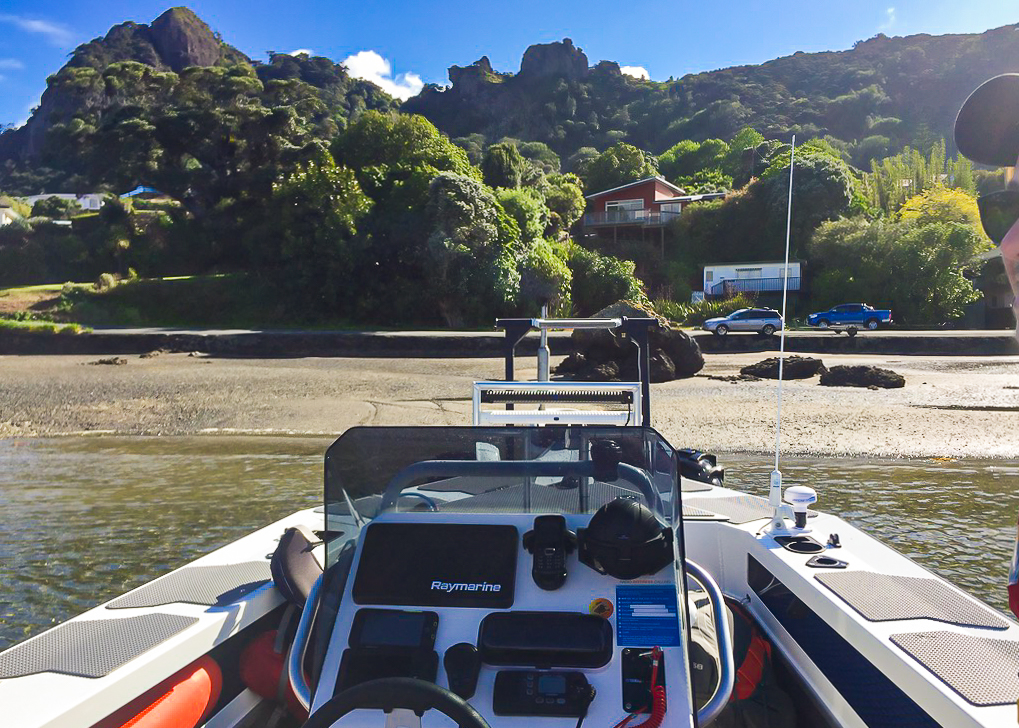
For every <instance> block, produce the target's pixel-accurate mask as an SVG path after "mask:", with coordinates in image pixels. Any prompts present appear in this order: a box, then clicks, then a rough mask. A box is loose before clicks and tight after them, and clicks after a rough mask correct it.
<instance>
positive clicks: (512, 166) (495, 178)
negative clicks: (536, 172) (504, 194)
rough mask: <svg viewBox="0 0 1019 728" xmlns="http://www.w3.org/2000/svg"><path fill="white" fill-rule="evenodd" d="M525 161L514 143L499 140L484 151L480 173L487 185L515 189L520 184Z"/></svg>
mask: <svg viewBox="0 0 1019 728" xmlns="http://www.w3.org/2000/svg"><path fill="white" fill-rule="evenodd" d="M526 167H527V163H526V162H525V161H524V158H523V157H522V156H521V155H520V152H519V151H518V150H517V148H516V146H515V145H514V144H511V143H509V142H501V143H499V144H493V145H492V146H490V147H489V148H488V149H487V150H486V151H485V158H484V160H483V161H482V163H481V174H482V177H483V179H484V180H485V184H486V185H488V186H489V187H507V188H510V189H515V188H517V187H519V186H520V182H521V180H522V178H523V174H524V170H525V169H526Z"/></svg>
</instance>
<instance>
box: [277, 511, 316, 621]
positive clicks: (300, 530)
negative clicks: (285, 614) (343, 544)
mask: <svg viewBox="0 0 1019 728" xmlns="http://www.w3.org/2000/svg"><path fill="white" fill-rule="evenodd" d="M320 543H321V539H319V538H318V537H317V536H315V533H314V532H313V531H312V530H311V529H309V528H307V527H305V526H291V527H290V528H288V529H287V530H286V531H284V532H283V536H282V537H281V538H280V542H279V545H278V546H277V547H276V550H275V551H273V554H272V559H271V560H270V561H269V570H270V572H271V573H272V583H273V584H275V585H276V588H277V589H278V590H279V592H280V594H282V595H283V598H284V599H286V600H287V601H288V602H289V603H291V604H294V605H296V606H298V607H300V608H301V609H303V608H304V605H305V603H307V601H308V594H309V592H311V587H312V585H313V584H314V583H315V580H316V579H318V577H319V576H321V574H322V565H321V564H319V562H318V559H316V558H315V554H314V553H312V549H314V548H315V547H316V546H318V545H319V544H320Z"/></svg>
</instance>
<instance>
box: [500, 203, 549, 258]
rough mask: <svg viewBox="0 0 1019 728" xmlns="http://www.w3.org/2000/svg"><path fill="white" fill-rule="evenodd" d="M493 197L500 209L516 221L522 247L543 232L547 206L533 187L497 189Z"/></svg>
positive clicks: (546, 217) (546, 221)
mask: <svg viewBox="0 0 1019 728" xmlns="http://www.w3.org/2000/svg"><path fill="white" fill-rule="evenodd" d="M495 197H496V199H497V200H498V201H499V204H500V205H502V209H504V210H505V211H506V213H507V214H508V215H509V216H510V217H512V218H513V220H514V221H515V222H516V223H517V227H518V228H519V229H520V241H521V243H522V244H523V246H524V248H526V247H527V246H528V245H530V244H531V243H533V242H534V241H536V240H538V239H540V238H541V237H542V236H543V235H544V234H545V228H546V227H547V226H548V208H547V207H545V198H544V197H543V196H542V195H541V193H540V192H538V191H537V190H533V189H519V190H506V189H499V190H496V191H495Z"/></svg>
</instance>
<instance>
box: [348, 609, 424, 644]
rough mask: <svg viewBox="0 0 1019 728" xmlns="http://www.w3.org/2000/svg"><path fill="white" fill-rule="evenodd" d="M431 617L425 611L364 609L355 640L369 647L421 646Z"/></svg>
mask: <svg viewBox="0 0 1019 728" xmlns="http://www.w3.org/2000/svg"><path fill="white" fill-rule="evenodd" d="M431 618H433V615H431V614H430V613H426V612H397V611H392V612H390V611H375V610H365V612H364V614H363V617H362V619H361V620H360V622H361V624H360V628H361V629H360V634H359V635H358V639H357V641H358V643H359V644H362V645H366V646H371V647H421V646H422V642H423V640H424V637H423V635H424V633H425V626H426V622H427V621H428V620H429V619H431Z"/></svg>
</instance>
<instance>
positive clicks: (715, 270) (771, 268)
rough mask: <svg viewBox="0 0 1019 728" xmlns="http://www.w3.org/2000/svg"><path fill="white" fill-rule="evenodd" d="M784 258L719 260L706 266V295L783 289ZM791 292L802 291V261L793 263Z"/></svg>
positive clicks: (790, 271) (790, 263)
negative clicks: (747, 261) (749, 261)
mask: <svg viewBox="0 0 1019 728" xmlns="http://www.w3.org/2000/svg"><path fill="white" fill-rule="evenodd" d="M783 268H784V263H783V262H782V261H777V262H770V261H758V262H754V263H719V264H717V265H706V266H704V295H705V296H706V297H708V298H712V297H718V296H725V295H731V294H735V293H740V292H747V293H760V292H767V291H781V290H782V283H783ZM788 289H789V290H790V291H798V290H800V261H798V260H797V261H790V262H789V286H788Z"/></svg>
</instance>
